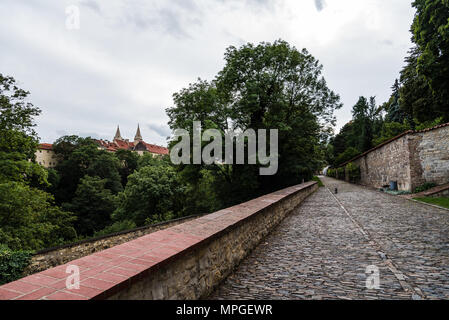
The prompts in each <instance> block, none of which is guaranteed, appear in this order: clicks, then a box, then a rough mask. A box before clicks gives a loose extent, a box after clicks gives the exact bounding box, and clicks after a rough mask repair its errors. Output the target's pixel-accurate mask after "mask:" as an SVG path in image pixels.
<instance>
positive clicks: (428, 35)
mask: <svg viewBox="0 0 449 320" xmlns="http://www.w3.org/2000/svg"><path fill="white" fill-rule="evenodd" d="M412 5H413V7H415V8H416V14H415V18H414V21H413V24H412V33H413V38H412V40H413V41H414V42H415V43H416V44H417V46H418V48H419V51H420V53H421V54H420V56H419V57H418V59H417V72H418V74H420V75H422V76H423V77H424V78H425V79H426V81H427V83H428V84H429V87H430V88H431V90H432V93H433V98H434V101H435V104H436V105H437V106H438V108H437V110H436V111H437V112H438V113H439V114H438V116H437V117H440V116H442V117H444V119H445V121H449V112H448V110H449V102H448V101H449V2H448V1H447V0H415V1H414V2H413V4H412Z"/></svg>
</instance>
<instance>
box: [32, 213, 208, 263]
mask: <svg viewBox="0 0 449 320" xmlns="http://www.w3.org/2000/svg"><path fill="white" fill-rule="evenodd" d="M206 214H207V213H202V214H195V215H190V216H185V217H180V218H176V219H172V220H168V221H163V222H158V223H154V224H150V225H147V226H143V227H137V228H134V229H129V230H123V231H118V232H114V233H110V234H106V235H103V236H98V237H91V238H88V239H84V240H80V241H76V242H70V243H66V244H62V245H60V246H55V247H50V248H45V249H42V250H38V251H35V252H34V253H33V256H37V255H41V254H44V253H49V252H51V251H57V250H60V249H67V248H73V247H77V246H80V245H82V244H86V243H94V242H97V241H100V240H104V239H109V238H113V237H116V236H122V235H125V234H129V233H134V232H138V231H143V230H146V229H152V228H155V227H160V226H164V225H167V224H171V223H173V222H179V221H183V220H189V219H193V218H199V217H202V216H204V215H206Z"/></svg>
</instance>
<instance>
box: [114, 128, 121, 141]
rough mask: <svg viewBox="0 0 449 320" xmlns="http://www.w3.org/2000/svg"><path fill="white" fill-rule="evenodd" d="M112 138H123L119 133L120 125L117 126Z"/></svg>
mask: <svg viewBox="0 0 449 320" xmlns="http://www.w3.org/2000/svg"><path fill="white" fill-rule="evenodd" d="M114 140H123V138H122V136H121V134H120V127H119V126H117V131H116V133H115V137H114Z"/></svg>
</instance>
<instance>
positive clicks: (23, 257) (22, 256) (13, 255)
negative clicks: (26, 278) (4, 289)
mask: <svg viewBox="0 0 449 320" xmlns="http://www.w3.org/2000/svg"><path fill="white" fill-rule="evenodd" d="M30 260H31V252H30V251H12V250H11V249H9V248H8V247H7V246H5V245H3V244H0V285H2V284H4V283H8V282H10V281H14V280H17V279H18V278H20V277H21V276H22V272H23V270H24V269H25V268H26V267H27V266H28V264H29V263H30Z"/></svg>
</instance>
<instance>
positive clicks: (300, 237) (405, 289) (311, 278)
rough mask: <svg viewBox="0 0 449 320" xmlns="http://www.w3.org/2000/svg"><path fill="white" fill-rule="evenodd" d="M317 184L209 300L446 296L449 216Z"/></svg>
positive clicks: (363, 191) (330, 182) (356, 189)
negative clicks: (371, 283)
mask: <svg viewBox="0 0 449 320" xmlns="http://www.w3.org/2000/svg"><path fill="white" fill-rule="evenodd" d="M322 180H323V182H324V183H325V185H326V187H325V188H320V189H319V190H318V191H317V192H316V193H314V194H313V195H311V196H310V197H309V198H308V199H307V200H306V201H305V202H303V204H302V205H301V206H300V207H298V208H297V209H296V210H295V211H294V212H292V213H291V214H290V215H289V216H288V217H287V218H286V219H285V220H284V221H282V222H281V224H280V225H279V226H278V227H277V228H276V229H275V230H273V232H272V233H271V234H270V235H269V236H268V237H267V238H266V239H264V240H263V241H262V243H261V244H260V245H259V246H258V247H257V248H256V249H254V251H253V252H252V253H251V254H250V255H249V256H248V257H247V258H246V259H245V260H244V261H243V262H242V263H241V264H240V266H239V267H238V268H237V269H236V270H235V272H234V273H233V274H231V275H230V276H229V277H228V278H227V279H226V280H225V281H224V282H223V283H222V284H221V285H220V287H219V288H218V289H217V290H216V291H215V292H214V293H213V294H212V295H211V296H210V297H209V298H210V299H449V211H446V210H443V209H441V210H440V209H437V208H433V207H431V206H427V205H425V204H420V203H415V202H412V201H408V200H406V199H402V198H400V197H395V196H391V195H388V194H383V193H380V192H377V191H374V190H372V189H369V188H364V187H360V186H356V185H351V184H348V183H345V182H342V181H338V180H335V179H331V178H322ZM335 187H338V194H333V193H334V188H335ZM330 190H332V193H331V191H330ZM373 265H374V266H377V268H378V270H379V279H380V288H379V289H367V287H366V280H367V278H368V277H369V276H370V275H369V274H368V273H366V272H367V267H368V266H373ZM372 276H373V275H371V277H372Z"/></svg>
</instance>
